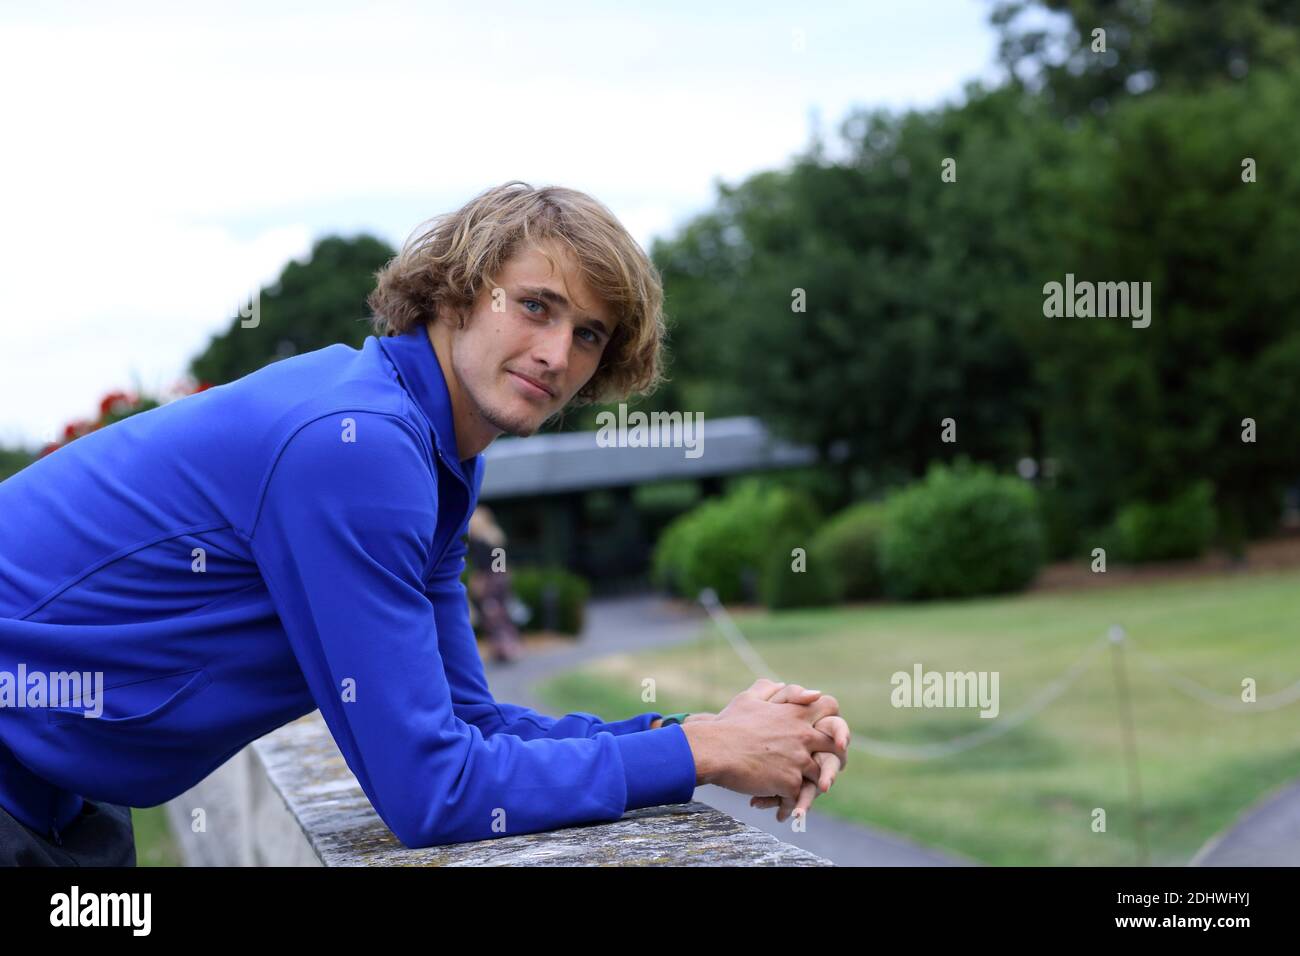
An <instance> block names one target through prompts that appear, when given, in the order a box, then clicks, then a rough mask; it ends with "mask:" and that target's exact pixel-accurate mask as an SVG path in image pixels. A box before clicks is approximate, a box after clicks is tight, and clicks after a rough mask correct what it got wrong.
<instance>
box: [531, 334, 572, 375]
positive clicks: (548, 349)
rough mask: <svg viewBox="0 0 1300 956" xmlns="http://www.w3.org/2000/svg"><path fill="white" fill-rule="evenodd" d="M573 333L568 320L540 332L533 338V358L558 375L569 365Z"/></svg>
mask: <svg viewBox="0 0 1300 956" xmlns="http://www.w3.org/2000/svg"><path fill="white" fill-rule="evenodd" d="M572 336H573V333H572V331H570V329H569V323H567V322H555V323H552V324H550V325H548V326H546V327H545V328H543V329H542V330H541V331H540V332H538V334H537V337H536V338H534V339H533V359H534V360H535V361H537V362H541V363H542V364H544V365H546V366H547V367H548V368H549V369H550V370H551V371H552V372H554V373H556V374H557V375H559V374H562V373H563V372H564V370H565V369H566V368H568V366H569V346H570V341H571V339H572Z"/></svg>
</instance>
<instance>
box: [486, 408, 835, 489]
mask: <svg viewBox="0 0 1300 956" xmlns="http://www.w3.org/2000/svg"><path fill="white" fill-rule="evenodd" d="M701 431H702V440H701V441H700V442H699V443H698V446H697V449H695V450H698V451H699V452H700V454H699V455H698V456H697V457H694V458H691V457H688V456H687V452H691V453H694V451H693V450H692V449H688V448H682V447H677V448H630V447H622V446H615V447H602V446H601V445H600V444H598V443H597V436H599V435H600V434H601V433H600V432H598V431H591V432H563V433H558V434H544V435H533V436H531V437H529V438H499V439H497V440H496V441H494V442H493V443H492V444H491V445H489V446H488V447H487V450H486V451H485V452H484V453H483V457H484V464H485V466H486V471H485V472H484V474H483V488H482V491H481V494H480V496H479V497H480V498H481V499H482V500H484V501H490V500H493V499H500V498H522V497H529V496H533V495H550V494H558V493H560V492H570V491H584V490H587V489H592V488H611V487H619V486H624V485H640V484H645V483H647V482H652V481H672V480H681V479H692V478H709V477H713V476H716V475H730V474H736V473H740V472H752V471H768V470H771V469H776V468H791V467H797V466H799V465H807V464H811V463H813V462H815V461H816V460H817V454H816V451H815V450H814V449H812V448H808V447H805V446H801V445H794V444H791V443H789V442H785V441H782V440H780V439H776V438H773V437H772V436H770V435H769V434H768V432H767V429H766V428H764V427H763V423H762V422H760V421H759V420H758V419H757V418H749V417H742V418H712V419H706V420H704V421H703V422H702V425H701Z"/></svg>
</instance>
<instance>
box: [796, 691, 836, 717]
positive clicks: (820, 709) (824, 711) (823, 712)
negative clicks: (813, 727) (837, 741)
mask: <svg viewBox="0 0 1300 956" xmlns="http://www.w3.org/2000/svg"><path fill="white" fill-rule="evenodd" d="M839 712H840V704H839V701H837V700H836V699H835V698H834V697H832V696H831V695H830V694H822V695H821V696H820V697H818V698H817V699H816V700H814V701H811V702H809V703H807V704H805V705H804V714H803V716H804V719H805V720H807V721H808V723H810V724H816V723H817V721H819V720H821V719H822V718H823V717H835V716H837V715H838V714H839Z"/></svg>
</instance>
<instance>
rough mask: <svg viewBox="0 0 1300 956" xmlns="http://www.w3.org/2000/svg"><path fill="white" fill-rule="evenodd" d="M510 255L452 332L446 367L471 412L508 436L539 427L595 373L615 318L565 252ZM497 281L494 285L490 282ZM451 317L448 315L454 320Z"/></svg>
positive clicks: (534, 249)
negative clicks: (548, 255) (452, 372)
mask: <svg viewBox="0 0 1300 956" xmlns="http://www.w3.org/2000/svg"><path fill="white" fill-rule="evenodd" d="M546 248H547V251H548V252H550V253H551V256H552V258H554V259H555V262H556V269H555V271H552V268H551V264H550V263H549V262H548V261H547V260H546V257H545V256H543V255H542V253H541V251H540V250H539V249H538V248H537V247H536V246H534V247H529V248H527V249H524V250H521V251H520V252H519V253H518V254H516V255H515V256H514V257H513V258H511V259H510V260H509V261H508V262H507V263H506V265H505V267H504V268H503V269H502V271H501V275H500V276H497V277H494V278H490V279H489V280H488V282H487V284H486V287H485V288H484V289H483V290H481V291H480V293H479V296H478V299H477V301H476V302H475V303H474V308H473V310H472V312H471V313H470V314H469V315H468V316H467V318H466V321H465V328H464V329H457V330H455V331H453V332H452V336H453V338H452V341H453V349H452V356H451V364H452V368H453V369H454V370H455V373H456V377H457V379H458V380H459V383H460V386H461V388H462V389H463V391H464V392H465V394H466V395H467V396H468V397H469V399H470V400H471V402H472V403H473V405H474V406H475V410H476V411H477V413H478V414H479V415H480V416H482V418H483V419H484V420H486V421H487V422H488V423H489V424H490V425H492V426H493V427H494V428H497V429H499V430H500V431H502V432H504V433H505V434H507V435H519V436H526V435H531V434H533V433H534V432H536V431H537V429H538V428H539V427H541V425H542V424H543V423H544V422H545V421H546V420H547V419H548V418H550V417H551V416H552V415H554V414H555V413H556V412H558V411H560V409H562V408H563V407H564V406H565V405H566V404H567V403H568V401H569V399H570V398H572V397H573V396H574V394H576V393H577V391H578V390H579V389H580V388H582V386H583V385H585V384H586V383H587V381H588V380H589V379H590V378H591V376H592V375H593V374H594V373H595V371H596V367H597V366H598V365H599V364H600V357H601V355H602V353H603V352H604V351H605V346H606V345H607V344H608V342H609V337H610V335H611V334H613V331H614V325H615V323H616V322H617V319H615V318H613V317H612V316H611V315H610V314H609V311H608V309H607V307H606V306H605V304H604V303H603V302H601V301H599V300H598V299H597V297H596V295H595V293H594V292H592V290H591V289H590V288H589V287H588V286H587V284H586V283H585V282H584V281H583V279H582V277H581V275H580V273H579V271H578V268H577V264H576V262H574V260H573V257H572V256H571V255H570V254H568V252H567V250H563V249H560V248H559V247H557V246H555V245H550V246H547V247H546ZM494 283H495V284H494ZM453 321H454V319H453Z"/></svg>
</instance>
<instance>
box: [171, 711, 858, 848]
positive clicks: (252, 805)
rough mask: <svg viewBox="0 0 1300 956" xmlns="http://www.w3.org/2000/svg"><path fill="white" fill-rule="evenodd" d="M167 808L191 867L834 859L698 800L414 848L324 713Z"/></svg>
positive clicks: (260, 746) (263, 742) (271, 737)
mask: <svg viewBox="0 0 1300 956" xmlns="http://www.w3.org/2000/svg"><path fill="white" fill-rule="evenodd" d="M195 811H202V813H200V814H196V813H195ZM167 813H168V818H169V819H170V820H171V822H172V828H173V830H174V831H175V832H176V835H177V838H178V840H179V841H180V844H181V850H182V853H183V854H184V856H185V859H186V862H187V863H189V864H190V865H192V866H501V865H511V866H557V865H558V866H611V865H613V866H639V865H647V864H668V865H673V866H830V865H832V864H831V863H830V862H829V861H828V860H824V859H822V858H821V857H818V856H814V855H813V854H811V853H808V852H806V851H804V850H800V849H799V848H797V847H793V846H790V845H789V844H786V843H782V842H781V841H779V840H777V839H775V838H774V837H771V836H769V835H768V834H766V833H763V832H762V831H761V830H757V829H755V828H754V827H751V826H748V825H746V824H743V823H741V822H739V821H738V820H736V819H734V818H733V817H731V816H729V815H727V814H725V813H722V812H721V811H718V810H715V809H713V808H712V807H709V806H706V805H704V804H702V803H685V804H677V805H674V806H663V807H647V808H645V809H642V810H634V811H632V812H630V813H627V814H625V815H624V816H623V818H622V819H620V820H617V821H615V822H613V823H593V824H588V825H585V826H579V827H569V828H566V829H563V830H554V831H550V832H546V833H529V834H524V835H522V836H514V837H498V838H496V839H491V840H481V841H478V842H475V843H457V844H453V845H450V846H439V847H429V848H427V849H422V850H410V849H407V848H406V847H404V846H402V844H401V843H399V842H398V840H397V838H396V837H394V836H393V834H392V831H390V830H389V829H388V827H387V826H385V825H384V822H383V821H382V820H380V819H379V816H378V815H377V814H376V813H375V811H374V808H373V807H372V806H371V805H370V801H369V800H368V799H367V798H366V795H365V793H364V792H362V790H361V787H360V785H359V784H358V783H357V780H356V777H354V776H353V775H352V772H351V771H350V770H349V769H348V767H347V764H346V763H345V762H344V760H343V755H342V754H340V753H339V750H338V747H337V746H336V745H335V743H334V740H333V738H332V737H331V736H330V733H329V729H328V728H327V727H326V726H325V723H324V721H323V720H322V719H321V716H320V712H319V711H313V712H312V713H311V714H308V715H307V716H305V717H303V718H301V719H299V720H296V721H294V722H293V723H290V724H286V725H285V726H284V727H281V728H280V729H278V730H276V731H274V732H273V733H270V734H267V735H266V736H265V737H262V738H261V739H259V740H256V741H254V742H253V743H252V744H250V745H249V746H248V747H245V748H244V749H243V750H242V751H240V752H239V753H238V754H236V755H235V756H234V757H233V758H231V759H230V760H229V761H227V762H226V763H225V764H223V765H222V766H221V767H219V768H218V769H217V770H216V772H214V773H212V774H211V775H209V776H208V777H207V779H205V780H204V781H203V782H201V783H200V784H199V785H198V786H196V787H193V788H192V789H190V790H187V791H186V792H185V793H183V794H181V795H180V796H179V797H177V798H176V799H175V800H172V801H171V802H169V803H168V804H167ZM196 820H197V821H201V822H202V824H203V829H198V827H197V825H196V823H195V821H196Z"/></svg>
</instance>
